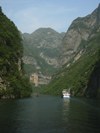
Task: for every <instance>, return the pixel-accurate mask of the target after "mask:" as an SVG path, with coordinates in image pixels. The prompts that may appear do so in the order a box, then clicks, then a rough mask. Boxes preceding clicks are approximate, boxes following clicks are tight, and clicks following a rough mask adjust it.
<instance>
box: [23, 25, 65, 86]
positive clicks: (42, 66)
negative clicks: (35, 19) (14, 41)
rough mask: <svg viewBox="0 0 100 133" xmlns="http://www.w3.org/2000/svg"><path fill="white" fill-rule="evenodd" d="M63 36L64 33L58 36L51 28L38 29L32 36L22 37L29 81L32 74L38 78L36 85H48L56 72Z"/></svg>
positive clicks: (24, 35)
mask: <svg viewBox="0 0 100 133" xmlns="http://www.w3.org/2000/svg"><path fill="white" fill-rule="evenodd" d="M64 35H65V33H61V34H60V33H58V32H56V31H55V30H53V29H51V28H40V29H37V30H36V31H35V32H33V33H32V34H27V33H24V34H23V35H22V37H23V43H24V49H25V51H24V57H23V61H24V63H25V69H26V71H27V73H28V75H29V77H30V78H31V79H32V75H34V73H35V75H37V76H38V81H37V82H38V85H40V84H48V83H49V81H50V80H51V76H52V74H53V73H54V72H55V70H57V68H58V57H59V55H60V51H61V44H62V38H63V37H64ZM33 79H34V76H33ZM33 82H34V81H33ZM36 84H37V83H36Z"/></svg>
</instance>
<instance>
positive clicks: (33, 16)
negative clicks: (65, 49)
mask: <svg viewBox="0 0 100 133" xmlns="http://www.w3.org/2000/svg"><path fill="white" fill-rule="evenodd" d="M99 3H100V0H0V6H1V7H2V11H3V13H4V14H5V15H6V16H7V17H8V18H9V19H10V20H11V21H13V22H14V24H15V25H16V26H17V28H18V30H20V31H21V32H22V33H32V32H34V31H35V30H37V29H38V28H41V27H42V28H48V27H50V28H52V29H54V30H56V31H57V32H59V33H61V32H67V30H68V28H69V26H70V25H71V23H72V22H73V20H75V19H76V18H77V17H85V16H87V15H88V14H91V13H92V12H93V11H94V10H95V9H96V8H97V7H98V5H99Z"/></svg>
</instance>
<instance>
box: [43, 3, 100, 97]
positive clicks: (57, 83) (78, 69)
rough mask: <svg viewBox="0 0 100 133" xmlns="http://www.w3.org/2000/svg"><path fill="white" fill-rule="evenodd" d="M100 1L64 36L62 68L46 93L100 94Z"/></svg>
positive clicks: (93, 95) (54, 76) (88, 95)
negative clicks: (67, 89)
mask: <svg viewBox="0 0 100 133" xmlns="http://www.w3.org/2000/svg"><path fill="white" fill-rule="evenodd" d="M99 49H100V5H99V7H98V8H97V9H96V10H95V11H94V12H93V13H91V14H90V15H88V16H86V17H84V18H77V19H76V20H74V21H73V23H72V24H71V26H70V27H69V30H68V32H67V33H66V35H65V37H64V40H63V51H62V54H61V56H60V60H59V62H60V67H61V68H60V69H59V70H58V71H56V73H55V74H54V75H53V78H52V81H51V83H50V84H49V85H48V86H47V87H46V88H45V89H44V90H43V91H42V93H49V94H58V95H61V93H62V90H63V89H65V88H71V95H72V96H86V97H100V82H99V81H100V71H99V67H100V54H99V53H100V52H98V50H99Z"/></svg>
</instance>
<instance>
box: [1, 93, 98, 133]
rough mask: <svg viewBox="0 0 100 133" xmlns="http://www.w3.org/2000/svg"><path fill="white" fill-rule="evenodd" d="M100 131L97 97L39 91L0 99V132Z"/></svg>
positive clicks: (58, 132) (94, 132)
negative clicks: (57, 94)
mask: <svg viewBox="0 0 100 133" xmlns="http://www.w3.org/2000/svg"><path fill="white" fill-rule="evenodd" d="M90 132H91V133H100V100H96V99H82V98H70V99H62V98H60V97H56V96H49V95H39V97H32V98H25V99H8V100H0V133H90Z"/></svg>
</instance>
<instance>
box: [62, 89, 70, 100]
mask: <svg viewBox="0 0 100 133" xmlns="http://www.w3.org/2000/svg"><path fill="white" fill-rule="evenodd" d="M62 95H63V98H70V89H64V90H63V91H62Z"/></svg>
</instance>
